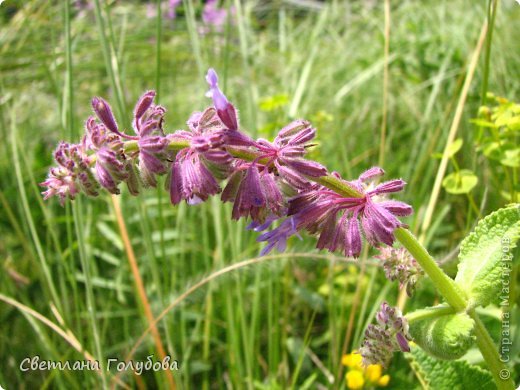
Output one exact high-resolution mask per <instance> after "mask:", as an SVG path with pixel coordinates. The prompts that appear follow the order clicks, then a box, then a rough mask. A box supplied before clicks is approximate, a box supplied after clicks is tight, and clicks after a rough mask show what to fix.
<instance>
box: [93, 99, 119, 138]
mask: <svg viewBox="0 0 520 390" xmlns="http://www.w3.org/2000/svg"><path fill="white" fill-rule="evenodd" d="M92 108H93V109H94V112H95V113H96V115H97V117H98V118H99V120H100V121H101V122H103V124H104V125H105V126H106V127H107V129H109V130H110V131H112V132H114V133H119V131H118V129H117V123H116V120H115V118H114V114H113V113H112V108H111V107H110V105H109V104H108V103H107V102H106V101H105V100H104V99H102V98H100V97H95V98H94V99H92Z"/></svg>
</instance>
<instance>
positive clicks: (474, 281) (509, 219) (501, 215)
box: [455, 204, 520, 306]
mask: <svg viewBox="0 0 520 390" xmlns="http://www.w3.org/2000/svg"><path fill="white" fill-rule="evenodd" d="M519 237H520V205H519V204H515V205H511V206H509V207H506V208H503V209H500V210H498V211H495V212H494V213H492V214H490V215H488V216H487V217H485V218H484V219H483V220H481V221H480V222H479V223H478V224H477V227H476V228H475V231H473V232H472V233H471V234H470V235H469V236H467V237H466V238H465V239H464V241H462V243H461V246H460V254H459V265H458V268H459V271H458V273H457V277H456V278H455V282H456V283H457V284H458V285H459V287H460V288H461V289H462V290H463V291H465V292H466V294H467V295H468V298H469V299H470V306H478V305H481V306H487V305H488V304H490V303H491V302H497V301H498V299H499V297H500V295H501V291H502V278H504V277H507V276H508V275H509V273H508V272H510V270H511V267H512V261H513V252H512V251H513V249H514V248H515V247H516V242H517V241H518V238H519ZM508 267H509V268H508Z"/></svg>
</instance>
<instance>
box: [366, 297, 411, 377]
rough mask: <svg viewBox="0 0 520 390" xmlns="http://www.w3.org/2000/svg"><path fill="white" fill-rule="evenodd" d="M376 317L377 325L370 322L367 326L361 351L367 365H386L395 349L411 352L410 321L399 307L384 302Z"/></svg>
mask: <svg viewBox="0 0 520 390" xmlns="http://www.w3.org/2000/svg"><path fill="white" fill-rule="evenodd" d="M376 319H377V322H378V324H377V325H373V324H370V325H369V326H368V327H367V330H366V331H365V339H364V341H363V346H362V347H361V348H360V349H359V353H360V354H361V356H362V357H363V364H364V365H365V366H367V365H370V364H381V365H383V366H384V367H386V366H387V365H388V362H389V361H390V359H391V358H392V355H393V353H394V352H395V351H402V352H410V345H409V341H411V340H412V337H411V336H410V333H409V330H408V322H407V321H406V318H405V317H403V315H402V313H401V311H400V310H399V309H398V308H394V307H390V306H389V305H388V303H386V302H383V303H382V304H381V308H380V310H379V311H378V312H377V314H376Z"/></svg>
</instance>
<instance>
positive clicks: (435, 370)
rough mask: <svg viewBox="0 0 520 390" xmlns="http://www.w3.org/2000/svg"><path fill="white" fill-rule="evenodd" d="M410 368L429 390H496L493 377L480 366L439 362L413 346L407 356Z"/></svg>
mask: <svg viewBox="0 0 520 390" xmlns="http://www.w3.org/2000/svg"><path fill="white" fill-rule="evenodd" d="M406 359H407V360H408V361H409V362H410V367H411V368H412V370H413V371H414V372H415V375H416V377H417V379H418V380H419V382H420V383H421V385H422V388H423V389H427V390H444V389H449V390H466V389H471V390H492V389H496V386H495V384H494V382H493V377H492V376H491V374H490V373H489V372H488V371H485V370H483V369H482V368H480V367H478V366H471V365H469V364H468V363H466V362H465V361H461V360H450V361H448V360H437V359H435V358H433V357H431V356H429V355H428V354H426V353H425V352H423V351H422V350H421V349H420V348H419V347H417V346H412V351H411V353H407V354H406Z"/></svg>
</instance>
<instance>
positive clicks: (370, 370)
mask: <svg viewBox="0 0 520 390" xmlns="http://www.w3.org/2000/svg"><path fill="white" fill-rule="evenodd" d="M382 373H383V367H382V366H381V365H380V364H370V365H368V366H367V368H365V378H366V379H367V380H368V381H369V382H372V383H377V381H378V380H379V378H381V375H382Z"/></svg>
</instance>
